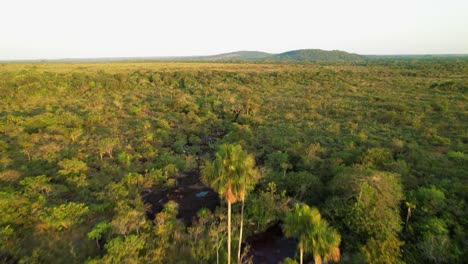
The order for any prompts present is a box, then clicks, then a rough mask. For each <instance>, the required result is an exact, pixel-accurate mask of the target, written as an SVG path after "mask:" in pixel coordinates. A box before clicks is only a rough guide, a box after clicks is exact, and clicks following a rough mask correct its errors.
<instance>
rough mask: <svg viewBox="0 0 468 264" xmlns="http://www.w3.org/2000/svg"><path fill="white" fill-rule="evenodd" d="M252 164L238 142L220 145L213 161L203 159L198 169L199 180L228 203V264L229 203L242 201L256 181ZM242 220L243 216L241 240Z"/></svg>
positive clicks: (228, 244)
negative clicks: (200, 173) (203, 161)
mask: <svg viewBox="0 0 468 264" xmlns="http://www.w3.org/2000/svg"><path fill="white" fill-rule="evenodd" d="M254 166H255V160H254V158H253V156H252V155H249V154H248V153H247V152H245V151H244V150H242V147H241V146H240V145H222V146H221V147H220V148H219V151H218V152H217V153H216V154H215V160H214V161H212V162H210V161H206V162H205V164H204V165H203V167H202V169H201V172H202V181H203V182H204V183H205V184H206V185H208V186H210V187H211V188H213V189H214V190H216V191H217V192H218V193H219V194H220V195H221V196H222V197H223V198H224V199H225V200H226V202H227V205H228V241H227V247H228V264H229V263H231V205H232V204H233V203H235V202H237V201H242V202H243V201H244V200H245V196H246V194H247V192H248V190H249V189H250V188H251V187H252V186H253V185H254V184H255V183H256V181H257V179H258V175H259V173H258V171H257V170H256V169H255V167H254ZM241 218H243V206H242V214H241ZM242 222H243V219H241V231H240V237H241V238H240V239H242ZM238 253H239V252H238ZM238 261H240V254H238Z"/></svg>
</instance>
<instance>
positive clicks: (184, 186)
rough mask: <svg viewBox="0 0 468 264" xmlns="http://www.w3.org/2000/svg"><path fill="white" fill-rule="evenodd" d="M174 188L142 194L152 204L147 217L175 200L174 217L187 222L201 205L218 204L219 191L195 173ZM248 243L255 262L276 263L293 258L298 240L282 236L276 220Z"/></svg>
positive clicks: (180, 179)
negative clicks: (176, 208)
mask: <svg viewBox="0 0 468 264" xmlns="http://www.w3.org/2000/svg"><path fill="white" fill-rule="evenodd" d="M177 185H178V186H176V187H173V188H160V187H159V188H155V189H153V190H152V191H151V192H149V193H145V194H143V199H144V201H145V203H148V204H150V205H151V208H150V211H149V212H148V217H149V218H150V219H154V216H155V214H157V213H159V212H161V211H162V209H163V207H164V204H166V203H167V202H168V201H175V202H177V203H178V204H179V213H178V215H177V218H179V219H181V220H182V221H183V222H184V223H185V224H186V225H190V224H191V223H192V220H193V219H194V217H195V216H196V214H197V212H198V211H199V210H200V209H201V208H208V209H210V210H211V211H214V209H215V208H216V207H217V206H218V205H219V202H220V201H219V198H218V194H217V193H215V192H214V191H213V190H212V189H210V188H208V187H206V186H205V185H203V184H202V183H201V181H200V177H199V175H197V174H193V175H188V176H185V177H183V178H179V179H178V182H177ZM247 243H248V244H249V246H250V253H249V255H250V256H251V257H252V259H253V263H254V264H264V263H268V264H270V263H272V264H275V263H279V262H281V261H282V260H284V259H285V258H287V257H290V258H293V257H294V254H295V253H296V248H297V241H296V240H295V239H288V238H285V237H284V236H283V232H282V230H281V225H280V224H279V223H277V224H275V225H273V226H272V227H270V228H268V229H267V230H266V231H264V232H262V233H259V234H255V235H253V236H250V237H249V238H247Z"/></svg>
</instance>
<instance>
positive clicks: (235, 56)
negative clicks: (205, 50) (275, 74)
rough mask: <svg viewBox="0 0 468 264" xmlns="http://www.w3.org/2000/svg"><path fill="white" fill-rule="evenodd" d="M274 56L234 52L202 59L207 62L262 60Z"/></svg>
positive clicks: (262, 53)
mask: <svg viewBox="0 0 468 264" xmlns="http://www.w3.org/2000/svg"><path fill="white" fill-rule="evenodd" d="M272 56H274V55H273V54H270V53H266V52H261V51H236V52H229V53H222V54H218V55H212V56H204V57H202V58H204V59H207V60H221V61H225V60H228V61H229V60H240V61H244V60H263V59H268V58H271V57H272Z"/></svg>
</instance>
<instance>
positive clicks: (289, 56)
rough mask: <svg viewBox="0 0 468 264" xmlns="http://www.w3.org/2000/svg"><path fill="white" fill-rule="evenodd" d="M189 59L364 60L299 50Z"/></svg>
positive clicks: (342, 53)
mask: <svg viewBox="0 0 468 264" xmlns="http://www.w3.org/2000/svg"><path fill="white" fill-rule="evenodd" d="M181 59H185V58H181ZM191 59H198V60H214V61H273V62H277V61H285V62H321V61H322V62H332V61H337V62H354V61H361V60H364V59H365V57H364V56H362V55H358V54H354V53H348V52H345V51H341V50H332V51H328V50H321V49H301V50H291V51H287V52H284V53H280V54H271V53H266V52H260V51H237V52H230V53H223V54H218V55H213V56H203V57H192V58H191Z"/></svg>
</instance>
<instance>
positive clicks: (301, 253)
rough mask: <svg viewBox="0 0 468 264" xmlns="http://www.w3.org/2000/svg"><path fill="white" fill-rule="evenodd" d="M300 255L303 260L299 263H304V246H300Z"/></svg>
mask: <svg viewBox="0 0 468 264" xmlns="http://www.w3.org/2000/svg"><path fill="white" fill-rule="evenodd" d="M299 255H300V258H301V261H300V262H299V263H301V264H302V263H304V249H303V248H302V246H301V247H300V248H299Z"/></svg>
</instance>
